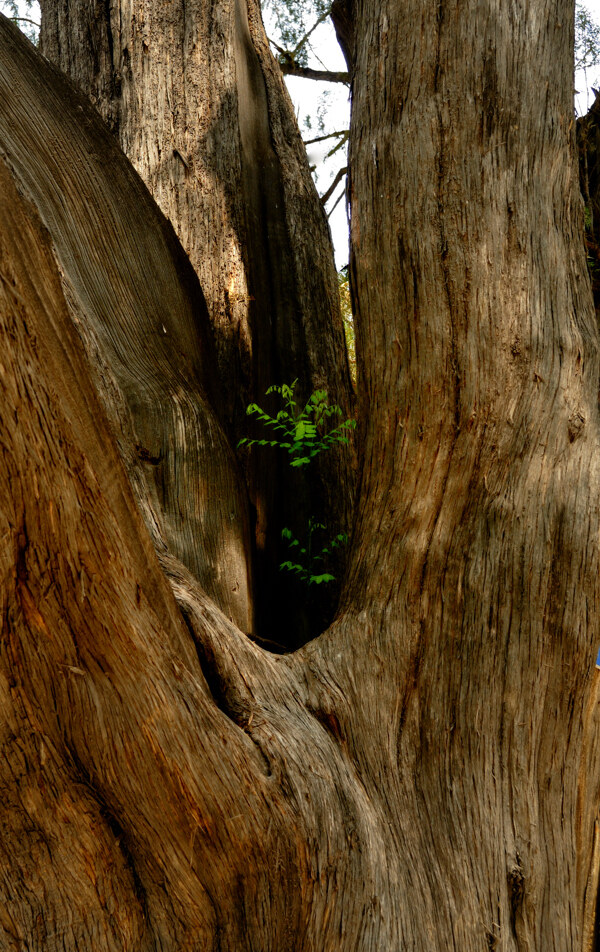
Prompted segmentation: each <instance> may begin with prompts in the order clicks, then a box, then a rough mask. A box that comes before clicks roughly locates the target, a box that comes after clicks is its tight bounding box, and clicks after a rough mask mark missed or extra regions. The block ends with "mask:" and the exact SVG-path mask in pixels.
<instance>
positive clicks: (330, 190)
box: [321, 165, 348, 205]
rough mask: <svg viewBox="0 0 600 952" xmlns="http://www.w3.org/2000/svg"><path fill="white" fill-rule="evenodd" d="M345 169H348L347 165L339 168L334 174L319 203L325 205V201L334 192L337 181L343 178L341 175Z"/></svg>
mask: <svg viewBox="0 0 600 952" xmlns="http://www.w3.org/2000/svg"><path fill="white" fill-rule="evenodd" d="M347 171H348V167H347V166H346V165H345V166H344V168H343V169H340V170H339V172H338V173H337V175H336V177H335V178H334V180H333V182H332V183H331V185H330V186H329V188H328V189H327V191H326V192H325V194H324V195H323V196H322V197H321V204H322V205H326V204H327V202H328V201H329V199H330V198H331V196H332V195H333V193H334V192H335V190H336V188H337V186H338V185H339V183H340V182H341V181H342V179H343V177H344V175H345V174H346V172H347Z"/></svg>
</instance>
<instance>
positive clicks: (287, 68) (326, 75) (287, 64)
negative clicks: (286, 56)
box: [279, 59, 350, 86]
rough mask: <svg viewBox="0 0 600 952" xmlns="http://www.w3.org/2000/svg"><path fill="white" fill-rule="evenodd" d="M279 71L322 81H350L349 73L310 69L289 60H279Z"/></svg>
mask: <svg viewBox="0 0 600 952" xmlns="http://www.w3.org/2000/svg"><path fill="white" fill-rule="evenodd" d="M279 65H280V66H281V72H282V73H283V75H284V76H300V77H301V78H302V79H316V80H318V81H319V82H322V83H345V84H346V85H347V86H348V85H349V83H350V74H349V73H344V72H340V73H336V72H331V71H330V70H328V69H311V67H310V66H298V64H297V63H294V62H292V61H290V60H288V61H284V62H282V61H281V59H280V60H279Z"/></svg>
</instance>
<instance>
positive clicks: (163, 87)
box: [40, 0, 354, 647]
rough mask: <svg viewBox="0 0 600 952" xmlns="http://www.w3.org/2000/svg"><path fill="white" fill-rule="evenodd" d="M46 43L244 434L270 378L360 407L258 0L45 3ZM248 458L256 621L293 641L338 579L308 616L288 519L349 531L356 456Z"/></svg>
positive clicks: (233, 428)
mask: <svg viewBox="0 0 600 952" xmlns="http://www.w3.org/2000/svg"><path fill="white" fill-rule="evenodd" d="M40 45H41V49H42V51H43V52H44V53H45V54H46V55H47V56H48V57H49V58H50V59H52V60H53V61H54V62H56V63H57V65H58V66H60V68H61V69H62V70H64V71H65V72H66V73H67V74H68V75H69V76H70V77H71V78H72V79H73V80H74V82H75V83H76V84H77V85H79V86H80V87H81V88H82V89H83V90H84V91H85V92H86V93H88V95H89V96H90V98H91V99H92V101H93V102H94V103H95V104H96V105H97V106H98V108H99V110H100V112H101V113H102V115H103V116H104V117H105V118H106V119H107V121H108V122H109V124H110V125H111V127H112V128H113V130H114V131H115V132H116V133H117V135H118V138H119V141H120V143H121V146H122V148H123V151H124V152H125V154H126V155H127V156H128V157H129V158H130V159H131V161H132V162H133V164H134V166H135V168H136V169H137V170H138V172H139V173H140V175H141V176H142V178H143V179H144V181H145V182H146V184H147V185H148V187H149V189H150V191H151V192H152V194H153V195H154V197H155V199H156V201H157V202H158V204H159V206H160V208H161V209H162V211H163V212H164V214H165V215H166V216H167V218H168V219H169V220H170V221H171V222H172V224H173V226H174V228H175V231H176V232H177V234H178V236H179V238H180V240H181V242H182V244H183V246H184V248H185V249H186V251H187V252H188V254H189V256H190V260H191V262H192V264H193V266H194V268H195V270H196V273H197V274H198V276H199V278H200V283H201V285H202V289H203V291H204V294H205V297H206V300H207V304H208V309H209V313H210V315H211V320H212V323H213V327H214V329H215V340H216V348H217V356H218V363H219V368H220V372H221V378H222V380H223V387H222V390H221V394H220V400H219V407H218V409H219V411H220V412H221V415H222V416H223V417H224V419H225V421H226V422H227V424H228V425H229V426H230V432H231V435H232V440H233V444H234V445H236V444H237V442H238V441H239V440H240V438H241V437H243V436H248V435H249V434H250V433H251V434H252V435H256V436H262V435H263V434H262V433H260V432H259V431H258V429H257V428H256V427H255V426H254V425H253V424H252V423H251V422H249V420H248V417H247V416H246V407H247V406H248V404H249V403H251V402H259V403H260V404H261V405H262V404H263V402H264V395H265V391H266V390H267V388H268V387H269V386H271V385H272V384H281V383H291V382H292V381H293V380H295V379H298V381H299V384H298V388H299V393H300V396H301V397H303V398H304V399H306V398H307V397H308V396H309V394H310V393H311V392H312V391H313V390H315V389H317V388H324V389H326V390H327V391H328V392H329V395H330V399H331V402H333V403H337V404H339V405H340V406H342V407H343V409H344V412H345V415H346V416H349V415H351V414H352V405H353V399H352V395H351V392H352V385H351V382H350V376H349V371H348V361H347V356H346V350H345V343H344V333H343V327H342V321H341V316H340V306H339V294H338V285H337V278H336V274H335V268H334V262H333V251H332V246H331V237H330V234H329V228H328V225H327V221H326V217H325V212H324V210H323V208H322V206H321V203H320V201H319V197H318V195H317V192H316V189H315V186H314V183H313V181H312V178H311V174H310V170H309V166H308V160H307V157H306V152H305V149H304V146H303V144H302V141H301V139H300V134H299V131H298V127H297V123H296V119H295V116H294V111H293V107H292V104H291V101H290V99H289V96H288V94H287V91H286V89H285V85H284V82H283V77H282V75H281V70H280V68H279V66H278V65H277V63H276V62H275V61H274V59H273V57H272V55H271V53H270V50H269V47H268V43H267V39H266V36H265V32H264V27H263V24H262V19H261V15H260V5H259V3H258V0H192V2H190V0H177V2H173V3H164V2H163V0H135V2H134V3H124V2H121V0H119V2H116V3H114V4H106V5H105V6H99V5H98V4H96V3H89V2H86V0H81V2H79V0H78V2H77V3H71V2H64V0H43V2H42V30H41V40H40ZM272 406H273V404H272ZM241 460H242V464H243V466H244V470H245V472H246V476H247V483H248V488H249V492H250V499H251V503H252V507H253V513H254V523H255V531H254V535H255V541H256V552H255V556H256V571H255V576H256V581H257V616H258V629H259V632H260V633H261V634H262V635H263V637H266V638H271V639H273V638H275V637H277V638H281V632H282V629H283V628H284V627H285V626H287V628H288V631H287V633H286V635H285V637H284V639H283V640H284V643H286V644H287V645H288V646H289V647H294V646H296V645H297V644H299V643H303V642H305V641H306V640H307V639H308V637H309V635H314V634H316V633H317V632H318V631H319V630H321V627H322V626H323V624H324V623H325V622H326V621H328V620H329V619H330V617H331V610H332V608H333V606H334V604H335V600H336V596H337V592H338V588H337V586H333V588H332V589H331V590H330V591H329V595H328V594H327V589H326V587H323V588H321V590H320V593H317V596H316V599H315V598H314V597H313V598H312V599H311V602H312V603H314V605H313V608H314V610H313V611H312V612H308V614H307V612H306V610H305V609H306V606H307V605H309V604H310V603H309V600H308V599H307V597H306V592H305V591H304V589H303V587H302V586H301V585H300V586H299V585H298V583H296V582H295V581H293V580H292V581H289V580H288V578H286V577H285V576H282V575H281V573H280V572H279V571H278V566H279V563H280V562H282V561H283V560H284V559H286V558H288V557H289V551H288V550H287V547H286V544H285V543H284V542H283V541H282V539H281V529H282V528H283V527H284V526H288V527H291V528H292V529H293V530H294V533H295V535H296V536H297V537H301V536H302V534H303V532H304V531H305V527H306V524H307V522H308V518H309V516H311V515H312V516H314V517H316V518H317V519H318V521H320V522H323V523H327V524H328V526H329V531H330V533H331V536H333V535H334V534H335V533H336V532H339V531H340V530H342V531H346V530H347V529H348V527H349V520H350V516H351V512H352V504H353V498H354V494H353V486H354V464H353V454H352V453H351V452H347V451H346V452H344V451H341V450H340V449H339V448H338V449H336V450H334V451H332V452H331V453H328V454H326V455H324V456H321V457H319V458H318V459H317V460H316V461H315V463H314V464H313V465H312V466H311V468H310V470H309V471H302V472H298V471H296V472H293V471H291V470H290V467H289V465H288V463H287V460H286V459H285V456H284V455H283V454H281V453H277V452H274V451H269V450H264V449H262V450H261V449H257V450H251V451H247V450H246V451H244V452H243V453H242V454H241ZM341 551H342V550H340V553H341ZM343 561H344V560H343V559H342V560H341V561H339V564H338V565H337V566H336V568H337V570H338V571H341V569H342V567H343ZM312 594H314V593H311V595H312ZM319 626H320V627H319Z"/></svg>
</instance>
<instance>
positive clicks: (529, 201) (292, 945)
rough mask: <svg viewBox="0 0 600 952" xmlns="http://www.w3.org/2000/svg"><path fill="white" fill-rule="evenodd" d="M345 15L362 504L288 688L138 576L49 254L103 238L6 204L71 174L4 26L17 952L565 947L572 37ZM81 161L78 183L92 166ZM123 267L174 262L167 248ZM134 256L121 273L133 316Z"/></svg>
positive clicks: (509, 24) (165, 559)
mask: <svg viewBox="0 0 600 952" xmlns="http://www.w3.org/2000/svg"><path fill="white" fill-rule="evenodd" d="M353 13H354V18H355V20H354V40H353V51H354V54H355V67H354V80H353V83H354V107H353V117H352V130H351V150H350V179H351V188H352V246H353V254H352V280H353V293H354V298H355V301H356V304H357V312H358V313H357V318H358V321H357V325H358V335H359V341H360V344H361V345H362V346H361V351H360V353H361V357H360V361H361V363H360V374H361V379H362V391H361V395H362V396H361V398H362V401H363V405H362V419H363V434H364V447H365V451H364V468H363V476H362V482H361V493H360V500H359V509H358V522H357V526H356V528H355V533H354V544H353V548H352V551H351V553H350V574H349V578H348V580H347V584H346V587H345V592H344V598H343V603H342V612H341V614H340V615H339V616H338V618H337V620H336V622H335V624H334V625H333V626H332V627H331V628H330V629H329V630H328V631H327V632H325V633H324V634H323V635H321V637H320V638H317V639H315V640H314V641H312V642H311V643H310V644H308V645H306V646H305V647H304V648H302V649H301V650H300V651H298V652H296V653H295V654H293V655H290V656H286V657H284V658H274V657H273V656H271V655H269V654H267V653H266V652H262V651H261V650H260V649H258V648H257V647H256V646H254V645H253V644H252V643H251V642H250V641H249V640H248V639H246V638H244V637H243V636H242V634H241V633H240V632H239V631H238V630H237V629H236V628H235V627H234V626H233V625H231V624H230V623H229V622H228V621H227V619H226V618H225V617H224V615H223V614H222V613H221V612H220V611H219V610H218V608H217V607H216V606H215V604H214V602H212V601H211V600H210V599H209V598H208V597H207V595H206V594H205V593H204V592H203V591H202V590H201V588H200V586H199V584H198V581H197V579H195V578H194V577H193V575H192V574H191V573H190V571H189V569H186V567H185V566H184V565H183V564H182V562H181V561H180V560H179V559H178V558H177V557H176V556H175V555H174V554H173V552H170V551H168V550H167V549H166V547H163V549H162V551H161V553H160V555H161V564H162V567H163V572H161V571H160V569H159V566H158V564H157V561H156V555H155V552H154V549H153V547H152V545H151V543H150V539H149V537H148V534H147V530H146V529H145V528H144V525H143V524H142V521H141V519H140V518H139V516H138V513H137V509H136V506H135V504H134V499H133V495H132V492H131V488H130V485H129V481H128V478H127V474H126V472H125V469H124V468H123V466H122V464H121V462H120V459H119V456H118V454H117V452H116V449H115V447H114V443H113V439H112V437H111V436H110V431H109V424H108V421H107V420H106V419H105V416H104V412H103V410H102V407H101V405H100V403H99V401H98V399H97V396H96V394H95V392H94V388H93V387H92V384H91V382H90V379H89V369H88V367H87V365H86V361H85V359H84V357H83V353H82V349H81V345H80V342H79V338H78V337H77V335H76V334H75V333H74V331H73V328H72V326H71V314H74V315H75V317H79V316H81V319H83V317H84V316H85V313H84V312H86V310H87V309H89V310H90V311H91V310H92V308H91V304H90V303H89V302H90V300H91V302H92V303H93V301H94V300H95V299H94V298H93V296H92V295H91V294H89V295H88V297H87V298H85V300H84V298H83V293H82V296H81V298H80V300H81V312H79V311H76V310H75V309H74V307H73V306H72V305H71V302H69V304H70V305H71V311H68V310H67V304H66V302H65V300H64V294H65V293H67V294H71V293H72V292H71V291H70V290H69V289H70V288H73V287H74V288H77V287H79V286H81V287H88V283H87V282H84V281H83V279H81V281H80V284H78V283H77V282H76V280H75V277H74V276H76V275H78V274H80V271H79V270H78V268H80V264H79V263H78V256H77V254H76V249H77V248H78V247H79V246H80V245H82V246H84V247H85V242H86V241H87V242H88V243H89V237H86V236H88V234H96V233H98V232H99V233H102V228H101V227H100V224H99V222H100V219H101V209H99V207H98V206H97V205H94V204H93V203H92V204H89V196H88V194H87V192H86V191H84V192H83V193H82V196H81V198H82V201H81V204H80V205H78V204H77V203H76V202H74V201H73V204H72V206H71V207H72V215H70V216H66V217H65V218H58V219H57V221H55V222H54V225H55V228H54V233H53V232H52V229H51V228H50V224H48V232H50V234H51V235H52V244H51V243H50V238H49V237H48V233H47V232H46V231H45V230H44V228H43V226H42V224H41V222H40V220H39V216H38V215H37V214H36V213H35V211H34V209H33V207H32V206H31V204H27V202H26V201H25V200H24V198H23V195H19V194H18V193H17V191H16V190H15V188H14V184H13V179H14V181H16V182H17V183H18V184H19V187H20V189H21V190H22V191H23V192H24V193H25V195H28V196H31V195H33V194H34V191H35V190H34V183H35V182H36V181H37V180H38V177H39V178H40V180H41V181H46V182H48V181H53V180H52V179H51V177H50V176H49V171H48V168H49V166H53V167H54V171H55V172H56V170H58V171H61V170H63V169H64V166H63V165H62V164H61V162H62V161H64V156H65V154H67V155H70V154H72V153H71V150H75V144H74V143H76V142H77V141H78V139H79V137H81V136H82V130H81V128H80V127H81V125H82V123H81V119H80V122H79V125H78V124H77V123H75V122H74V117H76V116H77V112H76V110H77V104H78V99H77V97H76V96H75V95H74V94H73V93H72V91H68V90H67V89H66V88H65V87H64V86H60V84H59V85H58V87H57V88H58V90H59V91H60V90H61V89H62V93H61V95H60V96H59V100H58V101H60V106H61V109H60V111H59V112H60V115H61V116H64V123H63V124H61V125H60V126H52V132H53V135H52V136H49V135H48V115H50V116H52V115H54V112H55V111H56V109H54V110H50V111H48V110H46V109H45V108H44V103H47V102H48V99H47V97H48V96H50V92H49V91H48V89H47V83H45V82H44V81H43V79H44V77H47V76H48V67H47V65H46V64H44V63H43V62H42V61H41V59H40V58H39V57H36V56H35V53H34V52H33V51H31V50H30V48H29V47H28V45H27V44H26V42H25V41H24V40H18V39H17V38H16V36H15V33H14V31H13V30H12V29H11V28H10V27H9V26H7V25H6V24H5V21H3V20H0V38H1V42H0V78H2V77H4V78H3V79H2V90H1V92H2V99H1V101H2V103H3V108H4V103H5V102H7V101H9V100H8V98H7V97H8V96H9V93H10V91H11V88H12V87H11V86H10V84H8V83H7V81H6V77H7V76H8V77H10V78H11V79H12V82H14V83H18V82H19V77H20V76H21V75H23V76H25V75H30V76H31V78H32V81H31V85H30V86H27V84H25V85H24V86H23V85H21V86H17V88H18V89H19V92H20V95H21V98H22V102H23V106H22V111H21V112H20V113H19V117H20V119H21V120H22V123H23V131H22V132H21V134H22V135H23V136H24V137H25V141H27V142H30V143H31V148H32V149H33V153H32V154H33V155H36V156H38V157H39V159H38V160H37V161H38V167H37V168H36V169H35V174H34V175H32V177H31V179H24V178H23V176H22V175H21V174H20V173H19V163H21V166H22V167H23V168H25V167H27V166H26V163H25V160H24V158H23V157H22V156H21V157H20V153H19V151H18V150H17V149H16V148H15V147H14V144H13V143H14V142H15V140H14V139H13V138H10V139H7V140H5V139H4V136H5V135H8V134H9V133H8V130H5V131H3V133H2V138H0V143H1V144H2V150H3V151H6V152H9V151H10V152H11V159H10V162H9V163H8V164H7V169H8V172H5V171H0V275H1V279H0V335H1V339H2V341H3V350H2V353H1V354H0V404H1V409H2V412H1V413H0V453H1V454H2V459H1V465H0V538H2V539H3V540H4V544H3V545H2V546H0V599H1V602H0V618H1V619H2V631H1V639H0V705H1V706H0V731H1V735H0V740H1V741H2V744H1V746H0V752H1V753H0V802H1V803H2V804H6V805H7V809H6V810H3V811H2V812H0V822H1V823H2V837H1V839H0V890H1V894H0V946H5V947H6V948H8V949H10V952H13V949H14V950H18V952H21V949H22V948H23V947H26V948H30V949H35V950H36V952H38V950H39V952H41V950H44V952H59V950H60V952H80V950H81V949H85V950H86V952H87V950H88V949H89V950H93V952H113V950H119V952H124V950H127V952H151V950H152V952H154V950H158V949H160V950H161V952H181V950H190V952H191V950H195V949H198V948H202V949H206V950H210V952H250V950H256V949H260V950H261V952H398V950H410V952H482V950H485V949H495V950H502V952H525V950H527V952H565V950H579V949H581V948H582V942H584V941H585V940H586V939H587V938H588V937H589V928H588V926H587V925H586V908H585V906H586V904H585V900H586V883H587V881H588V877H589V874H590V869H592V870H593V869H594V864H595V854H594V855H593V837H594V824H595V821H596V819H597V817H598V813H599V807H600V744H599V741H598V738H599V737H600V723H599V720H600V716H599V708H600V706H599V704H598V699H599V692H598V687H599V684H600V679H599V676H598V674H597V673H596V671H595V668H594V661H595V657H596V653H597V650H598V645H599V644H600V626H599V624H598V619H599V617H600V614H599V613H600V598H599V595H600V566H599V564H598V563H599V559H598V541H599V534H600V453H599V447H598V442H599V441H598V435H599V429H598V422H599V421H598V408H597V389H598V370H599V367H598V352H599V341H598V331H597V328H596V324H595V318H594V313H593V305H592V299H591V293H590V287H589V280H588V278H587V274H586V268H585V257H584V251H583V244H582V222H581V204H580V200H579V197H578V189H577V175H576V168H575V164H574V157H573V149H572V146H573V142H572V136H573V123H572V103H571V67H572V61H571V57H570V51H569V43H568V42H567V40H569V37H570V39H571V40H572V35H571V33H572V23H573V16H572V15H573V10H572V7H571V8H570V9H569V8H568V5H565V4H564V2H563V0H531V2H530V3H528V4H520V5H517V6H512V7H510V8H508V7H507V6H506V5H490V4H483V3H481V0H466V2H465V0H463V2H462V3H461V4H460V5H459V4H458V2H456V3H455V2H447V3H444V4H442V5H441V6H440V4H439V3H438V2H437V0H436V2H433V0H431V2H430V0H426V2H425V3H423V2H422V0H408V2H403V3H402V4H400V3H399V2H397V0H381V2H380V3H378V4H373V3H371V2H368V0H355V2H354V4H353ZM466 48H468V49H469V50H470V51H471V55H470V56H469V57H468V58H465V56H464V51H465V49H466ZM28 70H29V71H30V73H29V74H28ZM34 79H35V82H34V81H33V80H34ZM540 88H542V89H543V90H544V93H545V109H544V111H543V112H541V111H540V110H539V90H540ZM2 115H3V111H2V110H0V119H1V117H2ZM79 115H80V116H81V115H84V116H85V112H83V113H79ZM11 128H12V127H11ZM83 131H84V133H85V128H84V130H83ZM86 134H87V133H86ZM11 135H12V136H14V135H15V133H14V132H12V133H11ZM46 138H47V139H48V141H50V140H51V139H53V138H55V141H56V142H57V143H58V144H57V146H56V151H53V152H52V153H51V154H50V155H45V156H44V155H41V154H40V153H39V152H36V150H35V148H34V145H35V141H36V139H46ZM94 141H95V144H96V149H97V154H94V153H88V154H87V156H86V155H85V154H83V153H82V154H81V155H79V158H78V166H79V167H80V168H81V169H82V170H83V169H86V170H87V171H88V172H89V171H90V169H93V168H96V165H99V166H100V167H102V165H103V164H104V162H105V161H106V159H107V158H109V157H110V156H111V155H112V153H111V151H110V146H109V145H108V144H107V143H106V142H103V141H102V140H101V139H97V140H94ZM6 142H8V143H9V145H10V147H11V148H10V149H9V148H8V147H7V145H6ZM57 157H59V158H57ZM42 159H43V161H42ZM0 168H3V166H2V167H0ZM117 171H118V169H117ZM66 181H68V179H66ZM135 181H136V180H135V179H134V178H133V177H132V179H131V185H130V188H131V196H133V199H134V200H132V199H131V198H130V200H129V204H128V203H127V189H124V190H123V191H122V192H120V191H119V189H118V185H119V176H118V175H116V177H115V190H116V191H117V192H118V194H119V195H121V201H122V202H123V203H124V209H123V212H124V213H125V212H126V211H129V212H130V213H131V214H132V215H133V213H134V210H135V207H137V203H138V201H139V196H140V195H141V194H143V193H141V192H140V191H139V190H138V189H137V186H136V185H135ZM46 192H47V186H44V188H41V189H40V191H39V205H40V209H41V210H42V211H43V208H44V207H46V205H45V203H46V202H48V201H49V198H48V197H47V195H46ZM42 199H43V201H42ZM52 207H53V208H54V207H56V209H57V211H56V215H57V216H58V213H59V210H60V207H61V203H60V202H56V206H52ZM42 218H43V216H42ZM48 223H50V216H48ZM532 223H535V229H534V228H533V227H532ZM69 230H72V232H73V236H72V238H71V239H68V238H67V236H66V234H65V233H66V232H67V231H69ZM140 234H142V233H140ZM144 234H145V235H146V240H147V241H148V248H150V249H151V248H152V247H153V244H154V242H157V243H158V244H159V245H160V247H161V248H164V223H162V220H160V219H157V218H154V219H153V220H148V222H147V229H146V232H144ZM126 237H127V228H124V229H123V236H122V241H123V249H122V253H121V254H120V255H119V254H118V253H117V252H118V249H115V250H114V254H115V256H116V261H117V262H118V264H119V266H120V268H121V269H122V274H123V279H122V280H123V295H124V298H125V299H126V298H127V294H126V293H125V292H126V291H127V290H128V289H129V291H130V292H131V295H132V297H133V298H134V299H135V297H136V294H137V293H141V292H139V291H138V290H137V289H138V284H137V278H136V274H137V269H136V268H132V266H131V263H130V261H131V260H133V261H135V260H136V259H135V256H134V257H133V259H131V256H132V255H134V251H133V250H132V249H130V248H129V246H128V245H127V244H126ZM69 241H71V242H72V244H69ZM66 246H68V247H72V248H73V249H74V250H73V253H72V256H71V258H69V259H67V257H66V256H65V255H64V253H61V250H60V249H61V248H63V247H66ZM55 255H56V258H57V259H58V260H59V261H60V266H61V268H63V269H64V271H65V275H64V277H60V278H59V275H58V269H57V266H56V258H55ZM61 255H62V257H61ZM65 262H66V264H65ZM130 268H132V270H130ZM115 272H119V269H118V268H117V269H115ZM88 280H90V281H91V279H88ZM165 280H166V279H165ZM89 286H91V287H97V296H98V300H99V301H100V302H103V301H105V300H107V301H111V300H112V297H111V295H112V294H113V291H112V288H110V287H104V286H102V285H100V283H99V282H91V284H90V285H89ZM167 286H169V287H171V289H172V293H173V294H174V293H175V288H176V287H177V281H172V284H171V285H169V282H167ZM98 307H100V305H98ZM136 313H137V312H136V309H135V307H133V306H131V307H130V309H129V310H126V311H125V312H124V321H125V327H126V329H127V328H129V327H132V328H135V327H136V326H137V325H136V320H135V315H136ZM111 359H112V360H115V365H116V359H115V358H114V356H113V357H112V358H111ZM97 360H98V364H97V366H99V367H100V368H101V370H100V372H98V371H97V370H96V371H95V377H96V378H98V377H99V376H101V373H102V371H104V370H105V369H107V368H108V369H110V370H112V371H113V372H114V373H115V375H116V369H115V368H114V367H111V366H110V365H109V363H108V360H107V356H106V354H105V355H104V356H103V347H100V346H99V349H98V354H97ZM163 372H166V370H165V367H164V364H163V363H160V362H159V364H158V368H157V374H158V375H159V376H160V375H161V374H162V373H163ZM123 418H124V419H125V420H127V417H126V415H124V417H123ZM574 420H575V421H578V425H577V427H576V431H577V432H576V433H575V431H574V426H573V421H574ZM579 422H581V425H579ZM128 425H129V424H128ZM574 433H575V436H574ZM131 438H132V432H131V429H129V430H128V429H126V430H125V431H124V432H123V434H120V439H121V440H122V442H123V443H124V444H125V446H126V447H127V446H128V443H129V440H130V439H131ZM140 445H141V446H142V448H143V450H144V451H147V452H148V454H149V457H152V459H156V458H160V454H157V453H156V452H155V450H154V447H153V446H152V445H151V444H150V443H149V442H148V441H147V440H143V441H142V442H141V444H140ZM125 459H127V453H126V452H125ZM144 465H148V466H154V465H156V464H155V463H153V462H151V460H145V461H144ZM211 504H212V503H211ZM165 574H166V575H167V576H168V578H169V579H170V580H171V588H172V591H170V590H169V587H168V585H167V582H166V580H165ZM173 593H174V595H175V599H176V603H177V604H176V603H175V602H174V600H173ZM177 605H178V606H179V609H180V611H181V613H182V614H183V616H184V617H185V621H186V623H187V624H183V622H182V618H181V614H180V612H178V611H177ZM592 878H593V877H592ZM588 910H589V902H588ZM586 952H587V950H586Z"/></svg>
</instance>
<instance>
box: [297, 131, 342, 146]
mask: <svg viewBox="0 0 600 952" xmlns="http://www.w3.org/2000/svg"><path fill="white" fill-rule="evenodd" d="M348 134H349V130H348V129H340V130H339V132H328V133H327V135H326V136H317V137H316V138H315V139H304V145H313V144H314V143H315V142H324V141H325V139H333V138H334V137H335V136H343V137H344V139H347V138H348Z"/></svg>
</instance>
